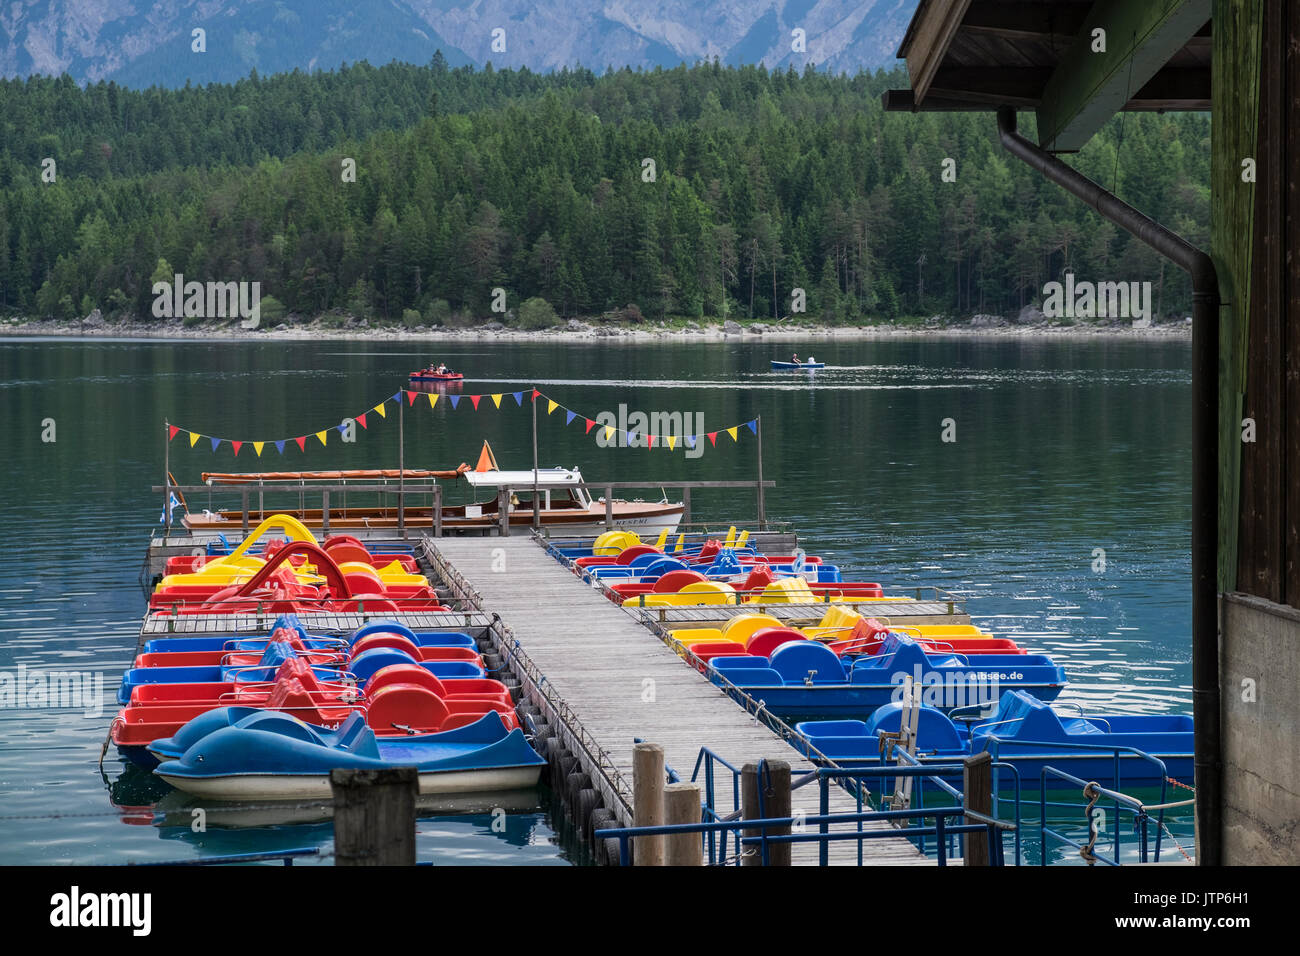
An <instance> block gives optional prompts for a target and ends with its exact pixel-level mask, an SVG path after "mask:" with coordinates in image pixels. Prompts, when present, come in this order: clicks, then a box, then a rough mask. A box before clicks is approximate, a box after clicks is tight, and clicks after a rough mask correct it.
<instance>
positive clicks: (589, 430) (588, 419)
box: [583, 418, 596, 435]
mask: <svg viewBox="0 0 1300 956" xmlns="http://www.w3.org/2000/svg"><path fill="white" fill-rule="evenodd" d="M583 420H584V421H585V422H586V423H587V430H586V432H584V433H583V434H586V435H590V434H591V426H592V425H594V424H596V423H595V422H594V421H592V420H591V419H590V418H586V419H583Z"/></svg>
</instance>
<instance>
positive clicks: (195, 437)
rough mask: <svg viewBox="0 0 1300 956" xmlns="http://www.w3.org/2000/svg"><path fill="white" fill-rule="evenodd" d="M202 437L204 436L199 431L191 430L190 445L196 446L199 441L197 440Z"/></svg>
mask: <svg viewBox="0 0 1300 956" xmlns="http://www.w3.org/2000/svg"><path fill="white" fill-rule="evenodd" d="M200 437H202V436H200V435H199V433H198V432H190V447H191V448H193V447H194V443H195V442H197V441H198V440H199V438H200Z"/></svg>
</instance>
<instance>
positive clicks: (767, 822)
mask: <svg viewBox="0 0 1300 956" xmlns="http://www.w3.org/2000/svg"><path fill="white" fill-rule="evenodd" d="M902 769H903V770H908V769H912V768H902ZM966 815H968V811H967V810H966V809H965V808H964V807H944V808H935V809H932V810H924V809H916V810H871V811H864V812H861V813H835V814H828V815H823V814H819V815H818V816H815V817H760V818H758V819H753V820H722V821H717V822H713V823H674V824H665V825H663V826H655V827H611V828H608V829H602V830H597V831H595V834H594V836H595V837H596V839H601V840H603V839H609V838H614V839H617V840H618V841H619V843H618V848H619V865H620V866H627V865H628V863H629V859H630V854H629V847H630V841H631V840H632V839H634V838H636V837H648V836H668V835H672V834H682V833H699V834H701V835H703V834H706V833H710V832H714V833H719V832H720V833H732V832H734V833H737V834H738V835H739V833H740V831H743V830H758V831H759V835H758V836H752V837H739V841H738V842H739V843H740V844H742V845H753V844H758V845H759V846H760V851H761V856H762V860H763V864H764V865H767V864H768V862H769V859H770V857H769V848H770V844H772V843H810V842H813V841H818V842H820V843H821V844H822V845H823V846H826V845H827V843H828V842H829V841H832V840H858V841H862V840H880V839H897V838H898V837H899V833H898V831H895V830H893V829H888V830H863V829H861V826H860V825H861V824H862V823H868V822H872V821H877V820H908V819H913V818H915V819H924V818H926V817H934V818H935V825H934V826H932V827H921V828H916V829H915V830H914V831H913V832H916V833H924V834H926V835H934V836H936V837H939V838H940V849H939V856H938V861H937V862H938V864H939V866H947V865H948V859H947V854H946V853H945V852H944V849H943V845H944V843H945V841H944V840H943V837H944V835H945V834H947V833H976V832H979V831H984V832H985V833H986V834H987V835H988V838H989V860H990V862H991V863H992V865H994V866H1002V865H1003V863H1004V859H1003V855H1002V841H1001V840H1000V839H999V838H998V837H997V830H998V829H999V826H1000V825H1001V824H999V822H998V821H992V822H988V823H966V824H955V825H954V824H947V823H945V822H943V821H944V820H946V818H948V817H959V816H966ZM813 823H815V824H817V825H818V827H819V828H821V827H823V826H829V825H830V824H832V823H857V824H859V829H857V830H855V831H852V832H847V833H826V832H821V830H820V829H819V832H817V833H791V834H768V833H767V830H768V829H769V828H771V829H780V828H784V827H792V826H796V825H799V826H803V825H807V824H813ZM820 865H823V866H824V865H826V864H825V862H821V863H820Z"/></svg>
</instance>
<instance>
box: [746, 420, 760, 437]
mask: <svg viewBox="0 0 1300 956" xmlns="http://www.w3.org/2000/svg"><path fill="white" fill-rule="evenodd" d="M745 424H746V425H748V426H749V430H750V432H751V433H753V434H755V435H757V434H758V419H757V418H755V419H754V420H753V421H752V422H745Z"/></svg>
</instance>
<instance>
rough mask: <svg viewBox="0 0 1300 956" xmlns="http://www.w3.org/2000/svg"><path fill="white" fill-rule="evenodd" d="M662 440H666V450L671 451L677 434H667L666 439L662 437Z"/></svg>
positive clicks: (675, 442)
mask: <svg viewBox="0 0 1300 956" xmlns="http://www.w3.org/2000/svg"><path fill="white" fill-rule="evenodd" d="M664 440H665V441H666V442H668V450H669V451H672V450H673V446H674V445H676V444H677V436H676V435H669V436H668V437H667V438H666V439H664Z"/></svg>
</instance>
